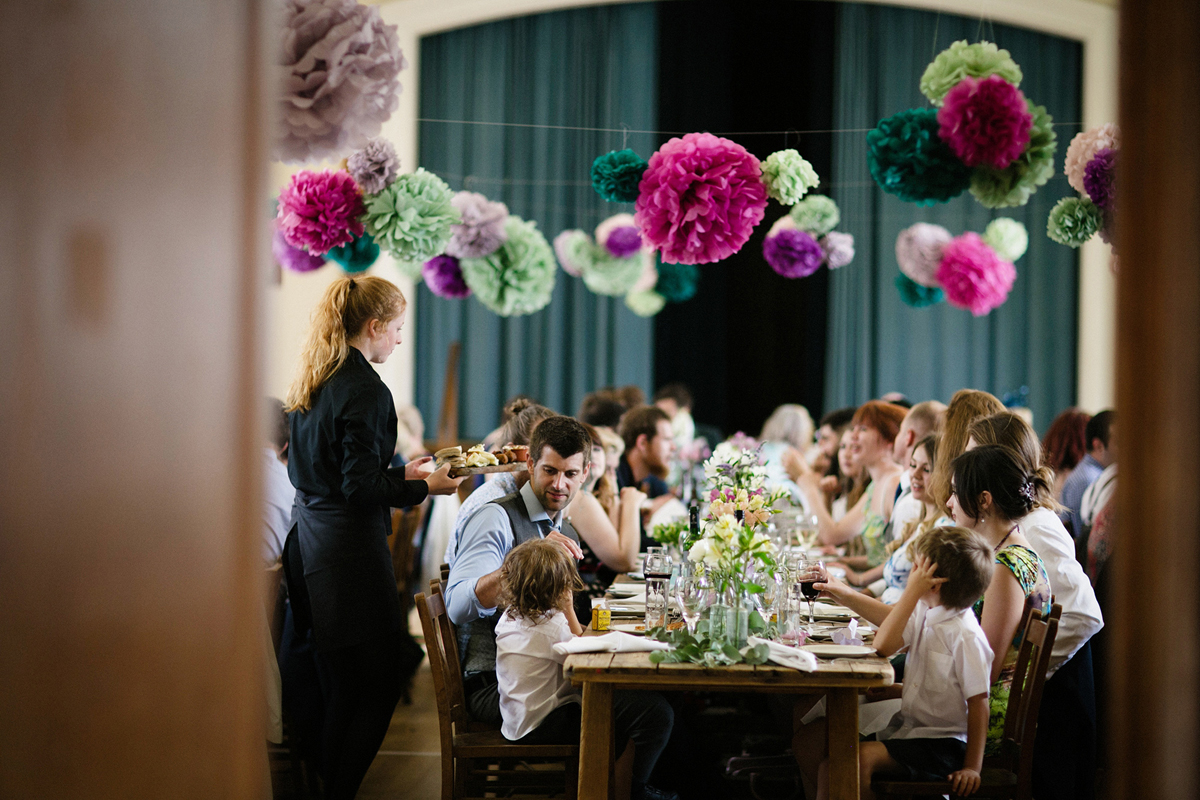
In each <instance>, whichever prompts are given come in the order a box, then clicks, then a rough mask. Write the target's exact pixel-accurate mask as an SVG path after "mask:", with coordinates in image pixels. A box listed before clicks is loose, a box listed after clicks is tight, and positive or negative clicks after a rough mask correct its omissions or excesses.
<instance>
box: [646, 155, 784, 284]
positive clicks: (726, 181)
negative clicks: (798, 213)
mask: <svg viewBox="0 0 1200 800" xmlns="http://www.w3.org/2000/svg"><path fill="white" fill-rule="evenodd" d="M766 207H767V190H766V187H764V186H763V184H762V179H761V170H760V168H759V163H758V159H757V158H755V157H754V156H752V155H751V154H750V153H748V152H747V151H746V149H745V148H744V147H742V146H741V145H739V144H737V143H735V142H731V141H729V140H728V139H722V138H721V137H719V136H713V135H712V134H711V133H689V134H687V135H686V136H684V137H683V138H682V139H679V138H676V139H671V140H670V141H668V142H667V143H666V144H664V145H663V146H662V147H660V148H659V149H658V152H656V153H655V154H654V155H653V156H651V157H650V166H649V167H648V168H647V169H646V172H645V174H644V175H643V176H642V181H641V183H640V184H639V185H638V199H637V203H636V205H635V208H636V211H637V214H636V215H635V218H636V219H637V224H638V227H639V228H641V231H642V236H643V238H645V240H646V242H647V243H648V244H649V246H651V247H653V248H655V249H658V250H661V251H662V258H663V261H665V262H668V263H675V264H708V263H711V262H713V261H720V260H721V259H723V258H726V257H728V256H730V255H733V254H734V253H736V252H737V251H738V250H740V249H742V245H744V244H745V243H746V241H747V240H748V239H749V238H750V233H751V231H753V230H754V226H755V225H757V224H758V223H759V222H761V221H762V218H763V211H764V209H765V208H766Z"/></svg>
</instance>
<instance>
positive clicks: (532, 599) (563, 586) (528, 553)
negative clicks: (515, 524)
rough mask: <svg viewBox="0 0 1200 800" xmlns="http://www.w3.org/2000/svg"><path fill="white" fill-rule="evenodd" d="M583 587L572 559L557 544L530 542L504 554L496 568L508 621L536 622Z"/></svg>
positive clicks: (538, 540) (545, 541)
mask: <svg viewBox="0 0 1200 800" xmlns="http://www.w3.org/2000/svg"><path fill="white" fill-rule="evenodd" d="M582 588H583V581H582V580H581V579H580V577H579V570H578V569H576V568H575V559H573V558H571V556H570V555H568V554H567V551H566V550H564V549H563V548H562V547H561V546H560V545H558V544H555V543H554V542H550V541H547V540H545V539H531V540H529V541H527V542H523V543H522V544H519V545H517V546H516V547H514V548H513V549H512V550H510V551H509V552H508V555H507V556H506V557H505V559H504V564H503V565H501V567H500V602H501V603H502V604H503V605H504V606H505V607H506V609H505V613H506V614H508V616H509V617H511V618H512V619H518V618H522V617H523V618H525V619H527V620H530V621H531V622H534V623H537V622H540V621H541V620H542V619H543V618H544V617H547V616H549V615H550V614H551V613H552V612H554V611H555V610H557V609H559V608H560V607H561V606H562V601H563V595H565V594H566V593H568V592H577V591H579V590H580V589H582Z"/></svg>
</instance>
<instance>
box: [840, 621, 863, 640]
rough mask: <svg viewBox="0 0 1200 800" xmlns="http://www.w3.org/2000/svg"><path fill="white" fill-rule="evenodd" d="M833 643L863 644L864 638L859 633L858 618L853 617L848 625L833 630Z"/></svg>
mask: <svg viewBox="0 0 1200 800" xmlns="http://www.w3.org/2000/svg"><path fill="white" fill-rule="evenodd" d="M833 643H834V644H853V645H861V644H862V643H863V640H862V637H861V636H859V635H858V620H856V619H852V620H850V624H849V625H847V626H846V627H844V628H838V629H837V630H835V631H834V632H833Z"/></svg>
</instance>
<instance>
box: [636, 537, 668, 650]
mask: <svg viewBox="0 0 1200 800" xmlns="http://www.w3.org/2000/svg"><path fill="white" fill-rule="evenodd" d="M656 550H661V548H651V549H650V552H648V553H646V563H645V564H644V565H643V567H642V572H643V573H644V574H645V576H646V630H647V631H649V630H650V629H651V628H659V627H664V626H666V624H667V596H668V595H667V591H668V590H667V584H668V581H670V580H671V559H669V558H668V557H667V555H666V553H664V552H655V551H656Z"/></svg>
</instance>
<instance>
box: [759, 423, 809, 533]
mask: <svg viewBox="0 0 1200 800" xmlns="http://www.w3.org/2000/svg"><path fill="white" fill-rule="evenodd" d="M758 440H759V441H760V442H762V451H761V456H762V458H763V459H764V460H765V461H766V463H765V464H764V466H765V467H766V469H767V487H768V488H771V489H774V488H776V487H783V488H785V489H787V491H788V494H789V495H790V496H791V498H792V501H793V502H795V503H799V504H800V506H801V508H803V506H804V495H803V494H801V493H800V487H799V486H797V485H796V482H795V481H793V480H792V479H791V476H790V475H788V471H787V467H786V465H785V461H786V460H791V459H796V458H801V459H803V458H807V456H808V452H809V450H810V449H811V448H812V445H813V421H812V417H811V416H810V415H809V413H808V409H807V408H805V407H804V406H801V405H797V404H795V403H786V404H784V405H781V406H779V407H778V408H776V409H775V410H774V411H773V412H771V416H769V417H768V418H767V421H766V422H764V423H763V427H762V432H761V433H760V434H759V436H758ZM805 513H808V512H807V511H806V512H805Z"/></svg>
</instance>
